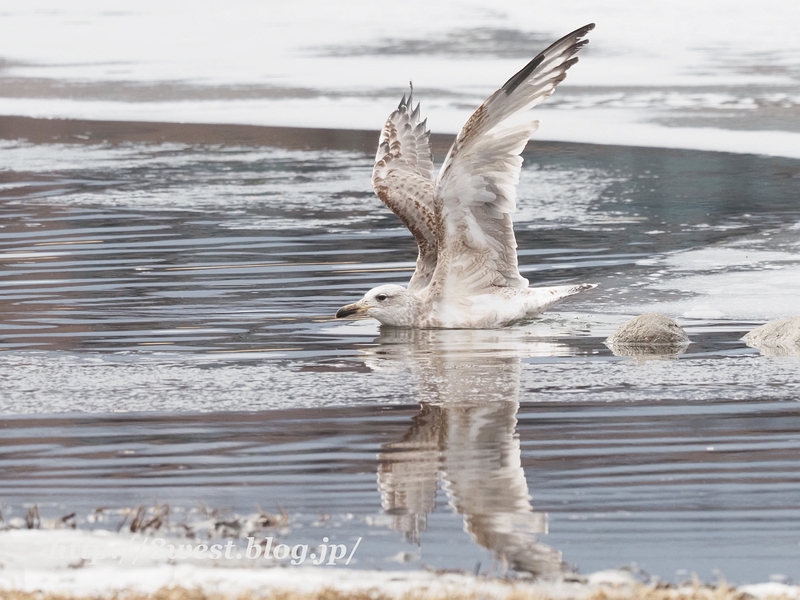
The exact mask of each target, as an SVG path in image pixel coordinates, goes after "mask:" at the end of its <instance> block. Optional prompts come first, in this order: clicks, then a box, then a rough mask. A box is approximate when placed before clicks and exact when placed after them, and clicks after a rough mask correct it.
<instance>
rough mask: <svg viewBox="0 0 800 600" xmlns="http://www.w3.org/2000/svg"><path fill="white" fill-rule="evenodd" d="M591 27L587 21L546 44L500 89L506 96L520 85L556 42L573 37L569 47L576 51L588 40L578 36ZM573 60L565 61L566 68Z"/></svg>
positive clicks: (575, 60)
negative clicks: (543, 48) (545, 46)
mask: <svg viewBox="0 0 800 600" xmlns="http://www.w3.org/2000/svg"><path fill="white" fill-rule="evenodd" d="M592 29H594V23H589V24H588V25H584V26H583V27H581V28H579V29H576V30H575V31H573V32H572V33H568V34H567V35H565V36H564V37H562V38H561V39H560V40H558V41H556V42H554V43H553V44H551V45H550V46H548V48H547V50H545V51H543V52H541V53H539V55H538V56H536V58H534V59H533V60H531V61H530V62H529V63H528V64H527V65H525V66H524V67H523V68H522V70H521V71H519V73H517V74H516V75H514V76H513V77H511V79H509V80H508V81H506V82H505V83H504V84H503V87H502V88H501V89H502V90H503V91H504V92H505V93H506V95H507V96H510V95H511V94H512V93H513V92H514V90H515V89H517V88H518V87H519V86H520V85H522V83H523V82H524V81H525V80H526V79H528V77H530V76H531V74H532V73H533V72H534V71H535V70H536V67H538V66H539V65H540V64H542V61H543V60H544V59H545V58H546V57H547V53H548V52H549V51H550V49H551V48H553V47H554V46H557V45H558V44H561V43H562V42H564V41H565V40H568V39H571V38H573V39H574V40H575V41H574V42H573V44H572V47H571V49H572V51H573V52H577V51H578V50H580V49H581V48H582V47H583V46H585V45H586V44H588V43H589V40H582V39H580V38H582V37H583V36H584V35H586V34H587V33H588V32H590V31H591V30H592ZM575 62H577V59H571V60H570V61H567V63H565V65H566V68H567V69H568V68H569V67H571V66H572V65H574V64H575Z"/></svg>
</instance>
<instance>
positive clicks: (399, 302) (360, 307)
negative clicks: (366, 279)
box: [336, 285, 420, 327]
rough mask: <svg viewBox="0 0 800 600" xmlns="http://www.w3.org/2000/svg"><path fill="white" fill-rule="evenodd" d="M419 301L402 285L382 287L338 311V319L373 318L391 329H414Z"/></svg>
mask: <svg viewBox="0 0 800 600" xmlns="http://www.w3.org/2000/svg"><path fill="white" fill-rule="evenodd" d="M419 304H420V302H419V299H418V298H417V297H416V296H415V295H414V294H412V293H411V292H409V291H408V290H407V289H406V288H404V287H402V286H400V285H381V286H378V287H376V288H373V289H371V290H370V291H368V292H367V293H366V294H364V297H363V298H362V299H361V300H359V301H358V302H355V303H353V304H348V305H347V306H343V307H342V308H340V309H339V310H338V311H336V318H337V319H344V318H346V317H355V318H358V317H372V318H373V319H377V320H378V321H380V322H381V324H383V325H389V326H391V327H413V326H414V322H415V320H416V316H417V313H418V311H419Z"/></svg>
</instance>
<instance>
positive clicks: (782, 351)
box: [742, 317, 800, 356]
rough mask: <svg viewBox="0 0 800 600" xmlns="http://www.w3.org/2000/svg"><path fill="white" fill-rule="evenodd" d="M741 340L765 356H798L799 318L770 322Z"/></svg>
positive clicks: (799, 346)
mask: <svg viewBox="0 0 800 600" xmlns="http://www.w3.org/2000/svg"><path fill="white" fill-rule="evenodd" d="M742 339H743V340H744V341H745V343H746V344H747V345H748V346H751V347H753V348H758V349H759V350H761V352H762V353H763V354H765V355H766V356H800V317H788V318H786V319H779V320H777V321H770V322H769V323H767V324H766V325H762V326H761V327H756V328H755V329H753V331H751V332H750V333H748V334H747V335H746V336H744V337H743V338H742Z"/></svg>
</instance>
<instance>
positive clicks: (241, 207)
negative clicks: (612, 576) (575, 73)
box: [0, 140, 800, 583]
mask: <svg viewBox="0 0 800 600" xmlns="http://www.w3.org/2000/svg"><path fill="white" fill-rule="evenodd" d="M77 141H80V140H77ZM329 142H330V140H328V142H325V143H323V142H320V143H319V144H317V145H315V146H312V147H307V148H306V149H287V148H286V147H284V148H279V147H268V146H236V145H231V144H223V143H220V144H214V145H201V144H186V143H176V142H172V143H168V142H164V143H123V144H110V143H105V144H103V143H98V144H84V143H76V144H69V143H67V144H32V143H26V142H17V141H0V151H1V152H2V154H1V155H0V156H2V158H0V161H1V162H0V219H1V221H0V226H1V227H2V228H0V265H1V266H0V311H2V319H1V320H0V385H1V386H2V388H0V389H2V401H1V405H0V411H2V413H3V417H2V421H0V486H1V487H0V509H2V514H3V517H4V519H5V520H6V521H7V522H8V521H10V520H11V519H13V518H14V517H20V516H23V517H24V515H25V513H26V511H27V508H28V507H30V506H31V505H33V504H36V505H37V506H38V507H39V511H40V513H41V515H42V516H43V518H44V517H49V518H55V517H59V516H61V515H65V514H67V513H71V512H75V513H76V522H77V526H78V527H81V528H97V527H106V528H115V527H116V526H118V523H117V522H116V521H114V519H113V518H112V519H108V520H106V521H103V522H97V520H96V519H93V518H90V515H92V514H93V513H94V511H95V509H97V508H98V507H106V508H109V509H115V508H122V507H132V506H135V505H137V504H145V505H149V506H152V505H154V504H156V503H167V504H169V506H170V510H171V515H172V516H171V518H172V520H173V522H180V521H182V522H185V523H189V524H191V523H192V522H193V520H194V521H196V520H198V519H200V516H198V515H200V513H201V512H202V511H203V508H202V507H203V506H205V507H210V508H214V509H218V510H221V511H228V512H229V513H230V514H239V515H245V514H248V513H253V512H255V510H256V509H257V507H261V508H262V509H264V510H266V511H270V512H280V511H284V512H285V513H286V514H287V515H288V518H289V523H290V526H289V527H288V529H287V530H285V531H282V532H280V535H281V536H283V538H284V539H285V540H286V542H287V543H290V544H291V543H301V542H309V543H319V541H320V539H321V538H322V537H323V536H331V537H334V538H336V540H338V541H341V542H346V543H352V541H353V540H355V539H356V538H358V537H362V538H363V541H362V543H361V545H360V547H359V552H358V558H357V561H356V562H355V563H354V564H352V565H351V566H357V567H359V568H380V569H400V568H420V567H423V566H430V567H434V568H448V569H463V570H466V571H476V570H477V571H479V572H482V573H494V574H502V573H504V572H505V569H506V568H510V569H512V570H513V571H516V572H518V573H526V572H527V573H533V574H541V575H552V574H554V573H559V572H570V571H573V570H577V571H578V572H579V573H589V572H593V571H596V570H599V569H604V568H616V567H620V566H624V565H634V566H635V567H638V568H640V569H643V570H644V571H646V572H648V573H651V574H655V575H658V576H661V577H663V578H666V579H669V580H673V581H680V580H683V579H685V578H687V577H688V576H689V575H690V574H691V573H692V572H695V573H697V574H698V575H699V576H700V577H701V578H703V579H706V580H710V579H713V578H714V577H716V576H717V575H718V574H720V573H721V574H723V575H724V576H725V577H727V578H728V580H730V581H733V582H735V583H745V582H756V581H764V580H766V579H769V578H773V579H779V580H798V579H800V510H798V509H800V500H799V499H800V473H799V472H798V459H800V405H798V398H800V377H798V370H799V369H800V362H798V360H799V359H798V358H797V357H792V356H787V357H769V356H762V355H761V353H760V352H759V351H758V350H755V349H751V348H748V347H747V346H745V345H744V343H743V342H741V341H740V340H739V338H740V337H741V336H742V335H743V334H744V333H745V332H747V331H748V330H749V329H751V328H752V327H753V326H754V325H756V324H760V323H762V322H763V320H764V319H765V318H766V317H765V316H764V313H765V311H766V312H768V309H766V308H764V305H763V303H759V301H758V300H757V299H755V298H754V301H753V310H752V311H751V312H749V313H748V312H746V313H743V314H740V315H738V316H736V315H733V316H730V315H729V316H724V317H713V316H711V317H708V316H706V317H703V316H702V315H701V316H697V317H695V318H691V317H682V318H679V319H678V320H679V322H680V323H681V324H682V325H683V326H684V327H685V328H686V330H687V332H688V333H689V335H690V337H691V338H692V340H693V343H692V345H690V346H689V348H688V350H687V351H686V352H685V353H684V354H682V355H680V356H679V357H674V358H662V359H654V360H643V359H633V358H629V357H621V356H614V355H613V354H612V353H611V351H610V350H608V349H607V348H606V347H605V346H604V345H603V343H602V342H603V339H605V337H606V336H607V335H608V334H610V333H611V332H612V331H613V330H614V328H615V327H617V326H618V325H619V324H621V323H622V322H624V321H625V320H626V319H627V318H628V317H630V316H632V315H634V314H638V313H639V312H640V311H641V309H642V307H652V308H658V307H659V306H673V305H674V306H677V304H675V303H680V302H682V301H685V300H686V299H687V298H688V299H690V300H691V297H692V293H691V292H690V291H687V289H686V286H685V285H680V282H681V281H683V279H682V278H683V277H684V276H685V270H686V267H685V265H684V264H683V263H681V260H682V259H681V257H684V256H688V255H689V254H686V253H692V252H717V251H728V250H732V249H734V250H736V251H743V252H745V253H747V252H752V253H754V255H758V256H767V257H772V258H771V259H765V260H766V262H765V264H764V265H763V267H764V269H765V270H766V271H769V270H770V269H772V270H774V269H777V268H779V267H781V266H786V265H787V264H788V265H789V268H794V267H796V266H797V265H798V264H800V260H798V259H797V254H798V248H800V230H798V228H797V227H795V224H796V223H798V222H800V203H799V202H798V200H800V196H799V195H798V181H800V162H798V161H792V160H789V159H779V158H763V157H756V156H745V155H727V154H715V153H701V152H690V151H669V150H649V149H641V148H637V149H631V148H612V147H597V146H581V145H567V144H538V145H536V146H535V147H529V150H528V151H527V153H526V155H525V159H526V162H525V165H524V167H523V175H522V178H523V179H522V183H521V185H520V188H519V212H518V214H517V216H516V218H515V223H516V225H517V226H516V230H517V240H518V243H519V247H520V264H521V265H522V267H521V272H522V274H523V275H524V276H525V277H527V278H528V279H530V280H531V284H532V285H539V284H542V285H544V284H554V283H561V282H594V283H599V284H600V287H599V288H598V289H597V290H594V291H592V292H588V293H585V294H582V295H579V296H576V297H574V298H571V299H569V300H568V301H565V302H564V303H563V304H561V305H559V306H558V307H557V308H556V309H555V310H552V311H550V312H548V313H547V314H545V315H543V316H542V317H541V318H540V319H537V320H535V321H533V322H531V323H529V324H527V325H524V326H519V327H515V328H510V329H505V330H498V331H421V332H411V331H398V330H391V329H383V330H381V329H379V327H378V325H377V323H376V322H374V321H359V322H342V321H336V320H335V319H334V318H333V316H332V315H333V314H334V313H335V311H336V309H337V308H339V307H340V306H342V305H344V304H346V303H349V302H352V301H354V300H356V299H358V298H359V297H360V296H361V295H362V294H363V292H365V291H366V290H367V289H369V288H370V287H373V286H375V285H378V284H381V283H388V282H397V283H404V282H405V281H407V279H408V277H410V273H411V271H412V270H413V262H414V258H415V255H416V253H415V246H414V242H413V239H412V238H411V236H410V234H409V233H408V232H407V231H406V230H405V229H404V228H403V227H402V225H401V224H400V223H399V222H398V221H397V220H396V219H395V218H394V217H393V216H392V215H391V214H390V213H388V211H387V210H385V209H384V208H383V207H382V205H381V204H380V203H379V201H378V200H377V199H376V198H375V197H374V195H373V194H372V191H371V189H370V173H371V162H372V159H371V149H369V148H364V149H362V148H361V147H359V146H358V145H354V144H349V143H338V142H337V143H329ZM439 156H441V153H439ZM778 255H780V256H778ZM776 256H777V258H776ZM693 273H694V274H695V275H696V274H697V271H696V270H695V271H693ZM741 274H742V267H741V265H737V264H727V265H722V266H719V265H717V266H713V267H709V268H708V269H707V271H701V272H700V275H703V276H709V277H710V276H714V277H717V278H718V280H719V281H721V282H722V284H723V285H724V284H725V282H726V281H730V282H735V281H736V278H737V277H739V276H741ZM754 277H755V276H754ZM757 283H758V280H757V279H754V289H758V285H757ZM787 285H796V282H792V281H789V280H787ZM754 294H755V293H754ZM773 300H774V298H773ZM670 303H672V304H670ZM792 303H793V299H792V298H791V297H790V298H788V299H787V300H785V301H784V304H783V306H784V307H788V308H787V310H790V309H792V308H793V304H792ZM712 308H713V307H712ZM709 314H711V313H709ZM673 316H678V317H680V316H681V315H680V314H677V315H673ZM120 521H121V519H120ZM0 544H2V533H1V532H0ZM356 563H357V564H356Z"/></svg>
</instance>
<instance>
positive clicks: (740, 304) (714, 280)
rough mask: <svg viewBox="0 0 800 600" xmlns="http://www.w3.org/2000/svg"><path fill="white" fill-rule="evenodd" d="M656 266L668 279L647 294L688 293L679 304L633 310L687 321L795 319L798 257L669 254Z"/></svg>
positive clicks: (709, 251) (736, 250)
mask: <svg viewBox="0 0 800 600" xmlns="http://www.w3.org/2000/svg"><path fill="white" fill-rule="evenodd" d="M658 264H660V265H662V266H664V267H666V268H667V269H668V271H669V276H667V277H664V278H662V279H661V280H659V281H657V282H655V283H652V284H650V285H649V286H648V288H649V289H656V290H665V291H676V290H677V291H680V292H683V293H685V294H689V295H690V296H689V297H688V298H683V299H681V300H674V301H667V302H660V301H659V302H657V303H654V304H645V305H641V306H636V307H633V310H635V311H641V312H649V311H657V312H663V313H666V314H670V315H675V316H682V317H685V318H688V319H723V318H725V319H739V320H753V321H769V320H773V319H779V318H783V317H789V316H794V315H797V314H800V308H798V302H797V298H799V297H800V252H797V251H791V250H787V251H783V252H780V251H776V250H758V249H748V248H744V247H719V248H703V249H698V250H690V251H687V252H679V253H675V254H671V255H669V256H667V257H665V258H664V259H662V260H661V261H658Z"/></svg>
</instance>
